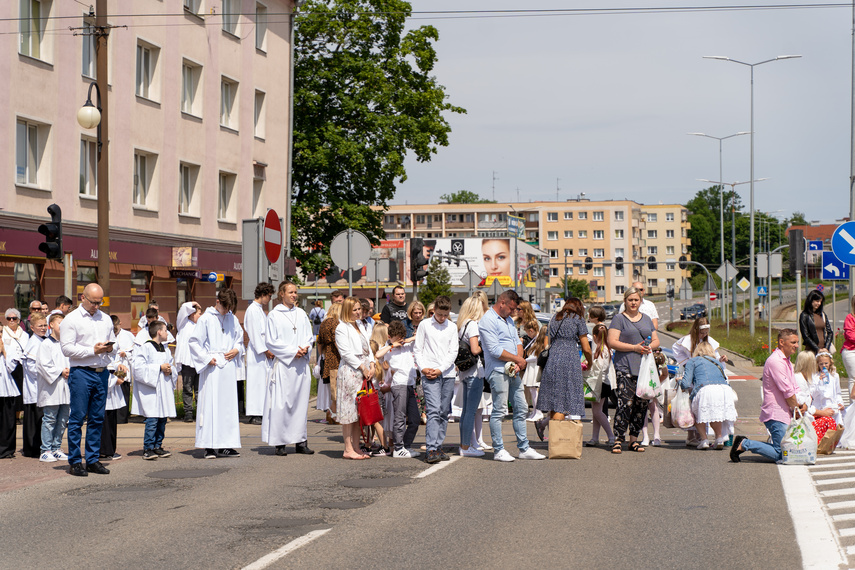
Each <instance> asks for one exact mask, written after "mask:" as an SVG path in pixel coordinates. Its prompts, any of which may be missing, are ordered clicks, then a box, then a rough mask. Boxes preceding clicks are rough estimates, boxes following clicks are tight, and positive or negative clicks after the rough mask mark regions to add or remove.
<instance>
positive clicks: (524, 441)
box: [490, 370, 528, 453]
mask: <svg viewBox="0 0 855 570" xmlns="http://www.w3.org/2000/svg"><path fill="white" fill-rule="evenodd" d="M490 391H491V392H492V396H493V413H491V414H490V437H491V438H492V439H493V449H494V450H495V453H498V452H499V451H501V450H502V449H504V448H505V446H504V443H503V442H502V419H503V418H504V417H505V414H506V413H507V412H508V394H509V393H510V395H511V397H512V398H513V399H514V434H515V435H516V436H517V449H519V450H520V453H524V452H525V451H527V450H528V436H527V435H526V432H525V417H526V415H527V414H528V404H526V402H525V393H524V392H523V384H522V378H521V377H520V375H519V374H517V375H516V376H514V377H513V378H511V377H510V376H508V375H507V374H505V373H504V372H502V371H500V370H493V371H492V372H491V373H490Z"/></svg>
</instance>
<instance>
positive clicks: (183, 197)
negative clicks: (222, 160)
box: [178, 162, 199, 216]
mask: <svg viewBox="0 0 855 570" xmlns="http://www.w3.org/2000/svg"><path fill="white" fill-rule="evenodd" d="M178 172H179V176H180V177H181V180H180V181H179V188H178V213H179V214H184V215H187V216H198V215H199V208H198V206H197V204H198V203H199V200H198V199H197V196H196V187H197V184H198V181H199V167H198V166H196V165H195V164H187V163H185V162H182V163H181V164H179V166H178Z"/></svg>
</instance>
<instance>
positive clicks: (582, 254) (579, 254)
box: [576, 247, 588, 257]
mask: <svg viewBox="0 0 855 570" xmlns="http://www.w3.org/2000/svg"><path fill="white" fill-rule="evenodd" d="M576 256H577V257H588V248H587V247H583V248H582V249H580V250H578V251H577V252H576Z"/></svg>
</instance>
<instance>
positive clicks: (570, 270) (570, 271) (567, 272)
mask: <svg viewBox="0 0 855 570" xmlns="http://www.w3.org/2000/svg"><path fill="white" fill-rule="evenodd" d="M564 275H573V266H572V265H568V266H567V267H565V268H564Z"/></svg>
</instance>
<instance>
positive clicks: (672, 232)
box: [665, 230, 674, 239]
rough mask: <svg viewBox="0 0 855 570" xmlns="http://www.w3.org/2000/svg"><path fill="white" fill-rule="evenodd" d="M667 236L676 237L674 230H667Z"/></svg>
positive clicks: (669, 237)
mask: <svg viewBox="0 0 855 570" xmlns="http://www.w3.org/2000/svg"><path fill="white" fill-rule="evenodd" d="M665 237H666V238H668V239H674V230H665Z"/></svg>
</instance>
